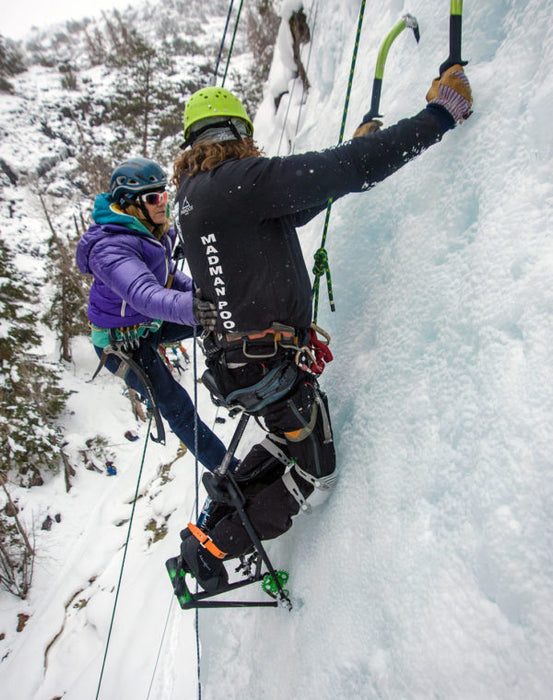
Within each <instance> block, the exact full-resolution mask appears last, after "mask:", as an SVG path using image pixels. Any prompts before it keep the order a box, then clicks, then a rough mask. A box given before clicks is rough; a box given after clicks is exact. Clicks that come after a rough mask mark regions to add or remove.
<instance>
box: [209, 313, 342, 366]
mask: <svg viewBox="0 0 553 700" xmlns="http://www.w3.org/2000/svg"><path fill="white" fill-rule="evenodd" d="M318 333H319V334H320V335H321V336H322V337H323V338H324V340H321V339H319V337H318V335H317V334H318ZM202 340H203V343H204V348H205V350H206V354H207V355H210V354H212V353H216V352H217V350H218V349H220V348H222V349H223V350H225V352H226V353H227V354H228V355H230V356H231V357H232V356H233V355H236V359H241V358H246V359H248V360H268V359H271V358H273V357H276V356H277V355H278V353H279V351H281V350H283V351H292V352H293V353H294V362H295V364H296V365H297V366H298V367H299V368H300V369H302V370H303V371H304V372H310V373H311V374H321V373H322V372H323V370H324V367H325V365H326V363H328V362H330V361H331V360H332V359H333V358H332V353H331V352H330V349H329V347H328V346H329V344H330V335H329V334H328V333H327V332H326V331H325V330H323V329H322V328H320V327H319V326H317V324H316V323H312V324H311V325H310V327H309V328H308V329H307V333H306V332H305V331H298V330H297V329H296V328H294V327H292V326H287V325H285V324H283V323H273V325H272V326H270V328H266V329H265V330H261V331H243V332H240V333H234V332H229V333H225V334H216V335H213V334H204V335H203V336H202Z"/></svg>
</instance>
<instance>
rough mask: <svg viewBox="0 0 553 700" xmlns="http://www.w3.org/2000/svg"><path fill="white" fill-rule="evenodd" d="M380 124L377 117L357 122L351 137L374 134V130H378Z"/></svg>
mask: <svg viewBox="0 0 553 700" xmlns="http://www.w3.org/2000/svg"><path fill="white" fill-rule="evenodd" d="M381 126H382V122H381V121H380V120H379V119H372V120H371V121H370V122H365V124H359V126H358V127H357V129H355V132H354V134H353V138H354V139H356V138H358V137H359V136H366V135H367V134H374V133H375V132H376V131H380V127H381Z"/></svg>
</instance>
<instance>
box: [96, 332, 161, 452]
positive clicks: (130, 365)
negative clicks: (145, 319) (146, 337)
mask: <svg viewBox="0 0 553 700" xmlns="http://www.w3.org/2000/svg"><path fill="white" fill-rule="evenodd" d="M120 330H124V331H126V330H127V329H120ZM108 332H109V337H110V344H109V345H106V347H105V348H104V349H103V350H102V356H101V357H100V363H99V365H98V367H97V368H96V371H95V372H94V374H93V375H92V379H91V380H90V381H93V380H94V379H96V377H97V376H98V374H99V372H100V370H101V369H102V367H103V366H104V365H105V363H106V360H107V358H108V356H109V355H115V356H116V357H118V358H119V359H120V360H121V365H120V368H119V369H118V370H117V373H116V375H117V376H119V377H121V378H122V379H123V380H124V379H125V376H126V374H127V372H128V371H129V370H130V371H132V372H134V374H136V376H137V377H138V379H139V380H140V382H141V384H142V386H143V387H144V390H145V392H146V398H147V399H148V405H149V408H150V410H151V411H152V415H153V418H154V420H155V424H156V431H157V435H155V436H154V435H151V434H150V437H151V439H152V440H153V441H154V442H159V443H161V444H162V445H164V444H165V428H164V427H163V421H162V419H161V414H160V412H159V408H158V405H157V402H156V398H155V393H154V388H153V386H152V382H151V381H150V378H149V377H148V375H147V374H146V372H145V371H144V370H143V369H142V367H141V366H140V364H139V363H138V362H137V361H136V360H135V359H134V357H133V354H132V353H133V350H135V349H136V348H138V345H139V342H140V340H139V338H138V337H137V336H136V334H135V332H133V331H132V330H131V332H130V333H129V332H127V333H126V335H124V336H123V339H119V338H120V337H121V336H120V335H119V338H118V336H117V335H116V329H114V328H110V329H108ZM129 338H130V340H129Z"/></svg>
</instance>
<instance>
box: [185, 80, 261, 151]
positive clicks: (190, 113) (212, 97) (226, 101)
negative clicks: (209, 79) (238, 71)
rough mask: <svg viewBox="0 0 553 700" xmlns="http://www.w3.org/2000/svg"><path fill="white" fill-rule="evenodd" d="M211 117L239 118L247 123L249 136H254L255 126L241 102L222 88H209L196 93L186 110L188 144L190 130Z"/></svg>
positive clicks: (189, 100) (186, 137) (187, 104)
mask: <svg viewBox="0 0 553 700" xmlns="http://www.w3.org/2000/svg"><path fill="white" fill-rule="evenodd" d="M209 117H219V118H220V119H222V120H224V119H230V118H232V117H237V118H238V119H242V121H244V122H245V124H246V126H247V128H248V132H249V134H248V135H249V136H252V134H253V124H252V122H251V119H250V118H249V117H248V115H247V113H246V110H245V108H244V105H243V104H242V103H241V102H240V100H239V99H238V98H237V97H236V96H235V95H233V94H232V92H229V91H228V90H225V88H222V87H207V88H202V89H201V90H198V91H197V92H195V93H194V94H193V95H191V97H190V98H189V99H188V102H187V103H186V107H185V108H184V138H185V141H186V142H188V140H189V137H190V129H191V127H192V126H193V125H194V124H196V123H197V122H199V121H201V120H202V119H207V118H209Z"/></svg>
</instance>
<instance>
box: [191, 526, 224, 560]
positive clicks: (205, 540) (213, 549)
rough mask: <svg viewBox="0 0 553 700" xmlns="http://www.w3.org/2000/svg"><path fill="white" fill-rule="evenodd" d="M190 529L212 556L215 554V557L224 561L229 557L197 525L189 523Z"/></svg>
mask: <svg viewBox="0 0 553 700" xmlns="http://www.w3.org/2000/svg"><path fill="white" fill-rule="evenodd" d="M188 529H189V530H190V532H191V533H192V534H193V535H194V537H195V538H196V539H197V540H198V542H199V543H200V544H201V545H202V547H205V548H206V549H207V551H208V552H209V553H210V554H213V556H214V557H217V559H224V558H225V557H226V556H227V554H226V552H221V550H220V549H219V547H217V545H216V544H215V542H214V541H213V540H212V539H211V537H208V535H206V534H205V532H204V531H203V530H200V528H199V527H198V526H197V525H194V524H193V523H188Z"/></svg>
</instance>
